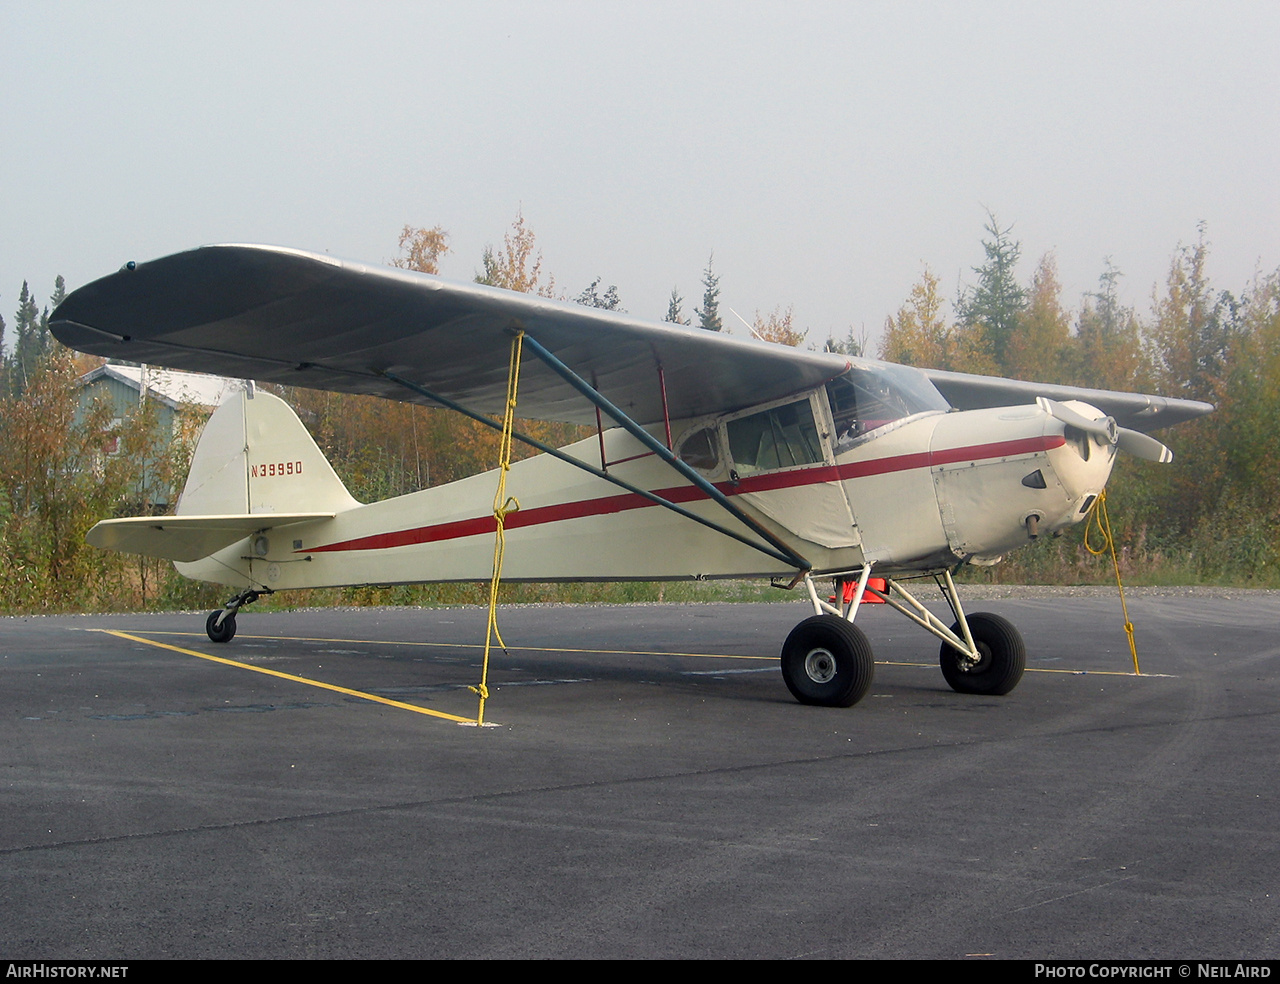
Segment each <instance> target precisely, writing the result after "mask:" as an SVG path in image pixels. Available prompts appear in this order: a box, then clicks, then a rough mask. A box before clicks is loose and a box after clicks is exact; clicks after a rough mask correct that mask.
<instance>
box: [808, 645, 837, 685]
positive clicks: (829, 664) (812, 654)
mask: <svg viewBox="0 0 1280 984" xmlns="http://www.w3.org/2000/svg"><path fill="white" fill-rule="evenodd" d="M804 672H805V675H806V676H808V677H809V679H810V680H812V681H813V682H814V683H830V682H831V680H832V678H833V677H835V675H836V658H835V657H834V656H832V655H831V653H830V652H828V651H827V650H825V649H811V650H810V651H809V653H808V655H807V656H805V658H804Z"/></svg>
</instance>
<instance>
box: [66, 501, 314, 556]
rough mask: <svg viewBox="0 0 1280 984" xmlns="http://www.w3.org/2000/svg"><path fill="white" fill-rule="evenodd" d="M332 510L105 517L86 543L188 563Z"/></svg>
mask: <svg viewBox="0 0 1280 984" xmlns="http://www.w3.org/2000/svg"><path fill="white" fill-rule="evenodd" d="M333 516H334V514H333V513H255V514H252V515H238V516H137V517H132V518H130V519H105V520H103V521H102V522H101V523H99V524H98V525H97V526H95V527H94V528H93V529H91V530H90V531H89V535H88V536H87V537H86V539H87V540H88V542H89V543H90V544H91V545H93V546H95V547H101V548H103V549H104V550H118V551H120V552H122V553H136V554H143V555H144V556H147V557H159V558H161V559H162V560H176V561H179V562H182V563H190V562H191V561H195V560H202V559H204V558H205V557H208V556H209V555H210V554H215V553H217V552H218V551H219V550H221V549H223V548H224V547H229V546H231V544H233V543H235V542H236V541H237V540H243V539H244V538H245V537H246V536H252V535H253V534H254V533H262V532H265V531H267V530H270V529H275V528H277V527H281V526H293V525H296V524H298V523H307V522H310V521H312V520H316V519H332V518H333Z"/></svg>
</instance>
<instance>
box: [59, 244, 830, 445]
mask: <svg viewBox="0 0 1280 984" xmlns="http://www.w3.org/2000/svg"><path fill="white" fill-rule="evenodd" d="M50 326H51V328H52V330H53V333H54V335H55V336H56V337H57V338H58V339H59V341H61V342H63V344H65V345H68V346H70V347H72V348H75V349H79V350H80V351H84V352H91V353H93V354H95V355H104V356H108V357H111V358H116V359H123V360H128V361H132V362H145V363H150V364H153V365H163V366H171V367H173V368H175V369H187V370H193V371H200V372H214V373H220V374H223V375H227V376H238V377H242V378H246V379H257V380H261V381H264V382H273V383H281V384H287V385H291V386H307V387H312V388H314V389H325V390H337V391H341V392H350V393H370V394H374V395H377V396H384V397H390V398H392V399H398V400H414V401H416V402H422V403H430V402H431V401H430V400H427V399H425V398H423V397H420V396H417V395H415V394H414V393H412V392H411V391H409V390H406V389H405V388H403V387H402V386H400V385H399V384H397V383H395V382H393V381H391V380H389V379H387V378H385V377H383V376H382V375H380V373H382V372H391V373H394V374H395V375H397V376H400V377H402V378H404V379H407V380H409V381H410V382H412V383H414V384H416V385H418V386H421V387H423V388H425V389H427V390H429V391H431V392H433V393H437V394H440V395H443V396H445V397H447V398H449V399H451V400H453V401H455V402H457V403H460V404H462V405H464V406H466V407H468V408H469V409H471V410H475V411H478V412H481V413H490V414H493V413H501V412H502V410H503V404H504V401H505V399H506V383H507V363H508V359H509V353H510V342H511V334H510V333H511V330H512V329H523V330H525V331H527V332H528V333H529V334H530V335H531V336H532V337H534V338H536V339H537V340H538V342H539V343H541V345H543V346H544V347H545V348H547V349H549V350H550V351H551V352H552V353H553V354H554V355H555V356H557V357H558V358H559V359H560V360H561V361H562V362H564V363H566V364H568V365H570V366H572V367H573V369H574V371H575V372H577V373H578V374H579V375H580V376H582V377H583V378H585V379H587V380H588V381H590V382H592V383H593V384H594V385H595V386H596V388H597V389H598V390H599V391H600V392H602V393H604V394H606V395H607V396H608V398H609V400H610V401H611V402H613V403H614V404H615V405H616V406H618V407H620V408H621V409H622V410H624V411H626V412H627V413H628V415H629V416H630V417H631V418H632V419H633V420H635V421H637V422H639V423H642V424H645V423H653V422H655V421H659V420H662V419H663V417H664V412H663V392H664V390H665V394H666V402H667V414H668V415H669V416H670V417H671V418H683V417H696V416H701V415H704V414H711V413H721V412H726V411H732V410H737V409H742V408H745V407H748V406H752V405H754V404H757V403H761V402H764V401H767V400H774V399H780V398H782V397H785V396H788V395H790V394H791V393H797V392H800V391H802V390H806V389H812V388H813V387H815V386H819V385H821V384H822V383H825V382H827V381H828V380H830V379H832V378H834V377H836V376H838V375H840V374H841V373H842V372H844V371H845V370H846V369H847V368H848V366H849V361H848V360H847V359H845V358H844V357H842V356H832V355H828V354H824V353H819V352H802V351H797V350H794V349H789V350H785V351H781V352H780V350H779V348H778V346H775V345H767V344H764V343H760V342H753V341H743V340H741V339H735V338H730V337H728V336H725V335H720V334H718V333H716V332H708V331H703V330H701V329H688V328H684V327H680V326H675V325H667V324H658V323H652V322H645V321H640V320H636V319H633V318H629V317H626V316H625V315H618V314H616V313H612V312H606V311H600V310H597V309H595V308H589V307H584V306H582V305H579V304H569V303H564V302H560V301H551V300H546V299H544V298H539V297H533V296H530V295H528V294H520V293H516V292H514V291H509V290H499V289H496V288H492V287H484V286H481V285H478V284H462V283H455V282H450V281H445V280H440V279H438V278H436V277H430V276H426V275H425V274H420V273H413V272H409V271H404V270H397V269H393V268H389V267H370V266H363V265H361V264H358V263H349V262H344V261H338V260H335V259H332V258H331V257H328V256H319V255H316V254H312V253H304V252H300V251H297V250H287V249H279V248H273V247H265V246H205V247H201V248H199V249H194V250H190V251H189V252H185V253H178V254H175V255H173V256H168V257H164V258H163V259H158V260H153V261H151V262H148V263H139V264H136V265H134V266H133V268H132V269H130V268H129V267H128V266H126V268H124V269H122V270H120V271H119V272H118V273H114V274H112V275H110V276H107V277H104V278H102V279H101V280H97V281H95V282H93V283H91V284H88V285H87V286H85V287H82V288H80V289H79V290H77V291H75V292H74V293H73V294H71V295H70V296H69V297H68V298H67V299H66V300H65V301H63V302H62V304H60V305H59V306H58V309H57V310H56V311H55V312H54V315H53V318H52V319H51V322H50ZM659 367H661V369H662V377H661V378H660V377H659V374H658V371H657V370H658V368H659ZM520 416H522V417H528V418H536V419H544V420H560V421H567V422H571V423H580V424H588V423H594V422H595V411H594V408H593V407H592V406H591V404H589V403H587V402H586V401H584V400H583V399H582V398H581V396H580V395H579V393H578V392H577V391H575V390H574V389H573V388H572V387H571V386H570V385H569V384H568V383H566V382H565V381H564V380H563V379H562V378H561V377H560V376H559V375H557V374H555V373H554V372H552V371H551V370H550V369H548V368H547V367H546V366H545V365H543V364H541V363H537V364H532V363H530V364H527V365H526V366H525V367H524V368H522V370H521V377H520Z"/></svg>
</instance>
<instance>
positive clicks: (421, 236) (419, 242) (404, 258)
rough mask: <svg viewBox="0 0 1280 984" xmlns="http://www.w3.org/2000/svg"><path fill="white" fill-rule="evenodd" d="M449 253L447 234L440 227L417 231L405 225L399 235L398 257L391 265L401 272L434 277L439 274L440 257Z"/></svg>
mask: <svg viewBox="0 0 1280 984" xmlns="http://www.w3.org/2000/svg"><path fill="white" fill-rule="evenodd" d="M447 252H449V234H448V233H447V232H445V231H444V229H443V228H442V227H441V226H435V227H434V228H432V229H418V228H414V227H413V226H410V225H406V226H405V227H404V229H403V231H401V233H400V255H399V256H397V257H396V258H395V259H394V260H392V261H391V265H392V266H394V267H399V268H400V269H401V270H416V271H417V272H418V273H430V274H432V275H436V274H438V273H439V272H440V257H442V256H444V255H445V254H446V253H447Z"/></svg>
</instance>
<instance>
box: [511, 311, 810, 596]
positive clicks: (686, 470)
mask: <svg viewBox="0 0 1280 984" xmlns="http://www.w3.org/2000/svg"><path fill="white" fill-rule="evenodd" d="M524 343H525V345H526V346H528V347H529V349H530V351H532V352H533V354H534V355H536V356H537V357H538V358H539V359H541V360H542V361H543V362H545V363H546V364H547V366H548V367H550V368H551V369H552V370H553V371H554V372H556V373H557V374H558V375H559V376H560V377H561V378H563V379H564V380H565V382H567V383H568V384H569V385H570V386H572V387H573V388H574V389H576V390H577V391H578V392H579V393H581V394H582V395H583V396H585V397H586V398H587V399H588V400H590V401H591V402H592V403H594V404H595V405H596V407H598V408H599V409H600V410H603V411H604V412H605V413H606V414H608V415H609V416H610V417H612V418H613V419H614V420H615V421H617V423H618V425H619V426H620V427H622V428H623V429H624V430H625V431H626V432H627V433H629V434H630V435H631V436H632V437H634V438H635V439H636V440H637V441H639V442H640V443H641V444H643V445H644V446H645V447H647V448H648V449H649V450H650V451H652V452H653V453H654V454H656V455H657V456H658V457H659V458H661V459H662V460H663V461H665V462H666V463H667V464H668V465H670V466H671V467H672V468H673V469H675V470H676V471H677V472H678V473H679V474H680V475H681V476H682V477H683V478H684V479H686V480H687V481H688V482H690V483H691V484H692V485H693V486H694V487H695V488H697V489H699V490H700V491H702V492H703V493H705V494H706V495H707V497H708V498H710V499H711V500H712V501H713V502H715V503H717V504H718V505H719V506H720V507H721V508H723V509H724V510H725V511H726V512H728V513H729V515H730V516H732V517H733V518H734V519H736V520H738V522H740V523H742V524H743V525H745V526H746V527H747V528H748V529H750V530H751V531H752V532H754V533H755V534H756V536H758V537H760V539H762V540H764V541H765V543H767V544H768V545H769V546H770V547H772V548H773V549H768V548H766V547H765V546H764V545H763V544H758V543H750V541H748V540H743V539H742V537H736V539H739V540H742V542H743V543H748V544H749V545H750V546H753V547H755V548H756V549H757V550H759V551H761V552H763V553H765V554H768V555H769V556H770V557H774V558H776V559H778V560H781V561H783V562H784V563H786V564H788V565H789V566H791V567H794V568H796V569H797V570H800V571H807V570H811V569H812V567H813V565H812V564H810V563H809V562H808V561H807V560H805V559H804V558H803V557H801V556H800V555H799V554H797V553H796V552H795V551H794V550H792V549H791V548H790V547H788V546H787V545H786V544H785V543H783V542H782V541H781V540H779V539H778V538H777V537H775V536H774V535H773V534H772V533H770V532H769V531H768V530H766V529H765V528H764V527H763V526H761V525H760V524H759V523H757V522H756V521H755V520H754V519H752V518H751V517H750V516H748V515H747V514H746V513H744V512H743V511H742V510H741V509H739V508H738V507H737V506H735V505H734V504H733V503H732V502H730V501H729V497H728V496H726V495H725V494H724V493H723V492H721V491H720V490H719V489H718V488H716V487H715V486H714V485H712V484H711V483H710V482H708V481H707V480H706V479H705V478H703V477H702V476H701V475H699V474H698V473H697V472H696V471H694V470H693V469H692V468H690V467H689V466H688V465H687V464H685V463H684V462H683V461H681V460H680V459H679V458H677V457H676V456H675V454H674V453H673V452H672V451H671V450H669V449H668V448H667V447H665V446H664V445H663V443H662V442H661V441H659V440H658V439H657V438H655V437H654V436H653V435H652V434H650V433H649V432H648V431H646V430H645V429H644V428H643V427H641V426H640V425H639V424H637V423H636V422H635V421H634V420H632V419H631V418H630V417H628V416H627V415H626V414H625V413H624V412H623V411H622V410H620V409H619V408H618V407H616V406H614V405H613V404H612V403H610V402H609V401H608V400H607V399H605V398H604V396H603V395H602V394H601V393H600V391H599V390H597V389H596V388H595V387H594V386H592V385H591V384H590V383H588V382H587V381H586V380H585V379H583V378H582V377H581V376H579V375H578V374H577V373H576V372H574V371H573V370H572V369H570V368H569V367H568V366H567V365H565V364H564V363H563V362H561V361H560V360H559V359H557V358H556V357H555V356H554V355H552V354H551V353H550V352H549V351H548V350H547V349H546V348H544V347H543V346H542V345H541V344H540V343H539V342H538V340H537V339H536V338H534V337H533V336H532V335H529V334H528V333H527V332H526V334H525V336H524ZM606 477H607V476H606ZM610 480H611V481H612V479H610ZM657 501H665V500H657ZM673 508H674V507H673ZM714 528H718V527H714ZM721 532H724V531H723V530H721Z"/></svg>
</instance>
